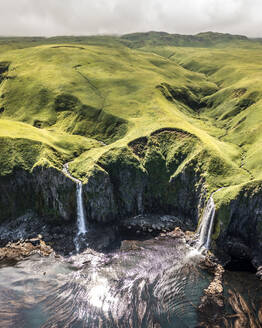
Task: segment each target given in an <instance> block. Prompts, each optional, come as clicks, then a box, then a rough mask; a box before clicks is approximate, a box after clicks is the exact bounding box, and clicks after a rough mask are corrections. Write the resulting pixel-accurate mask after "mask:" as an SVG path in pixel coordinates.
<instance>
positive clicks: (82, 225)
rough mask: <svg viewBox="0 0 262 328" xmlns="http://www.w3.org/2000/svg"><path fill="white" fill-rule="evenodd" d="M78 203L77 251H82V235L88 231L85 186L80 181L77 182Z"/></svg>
mask: <svg viewBox="0 0 262 328" xmlns="http://www.w3.org/2000/svg"><path fill="white" fill-rule="evenodd" d="M76 203H77V236H76V237H75V239H74V241H75V247H76V251H77V252H79V251H80V241H81V236H83V235H84V234H85V233H87V228H86V218H85V211H84V205H83V188H82V182H81V181H78V182H77V184H76Z"/></svg>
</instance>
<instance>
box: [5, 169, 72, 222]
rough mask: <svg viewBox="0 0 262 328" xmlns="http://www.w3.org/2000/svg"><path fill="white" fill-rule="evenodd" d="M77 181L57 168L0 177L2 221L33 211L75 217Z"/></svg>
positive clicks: (68, 217) (67, 217) (65, 217)
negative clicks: (75, 182)
mask: <svg viewBox="0 0 262 328" xmlns="http://www.w3.org/2000/svg"><path fill="white" fill-rule="evenodd" d="M75 203H76V202H75V184H74V182H73V181H71V180H70V179H68V178H67V177H66V176H65V175H64V174H62V173H61V172H60V171H58V170H56V169H54V168H36V169H34V170H33V172H32V173H29V172H28V171H24V170H16V171H14V172H13V173H12V174H10V175H6V176H2V177H0V222H1V221H4V220H11V219H14V218H17V217H18V216H20V215H23V214H25V213H26V212H27V211H28V210H33V211H35V212H36V213H37V214H39V215H43V216H46V215H48V216H50V217H54V218H56V219H64V220H70V219H73V218H74V217H75V211H76V204H75Z"/></svg>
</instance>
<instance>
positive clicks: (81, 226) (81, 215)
mask: <svg viewBox="0 0 262 328" xmlns="http://www.w3.org/2000/svg"><path fill="white" fill-rule="evenodd" d="M63 172H64V174H65V175H67V176H69V177H70V178H71V179H72V180H73V181H74V182H75V183H76V204H77V235H76V237H75V238H74V243H75V248H76V251H77V252H79V251H80V246H81V241H83V237H84V235H85V233H87V226H86V217H85V211H84V204H83V186H82V182H81V181H80V180H78V179H76V178H74V177H72V176H71V174H70V173H69V170H68V163H66V164H65V165H64V168H63Z"/></svg>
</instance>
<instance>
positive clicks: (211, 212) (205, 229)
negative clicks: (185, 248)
mask: <svg viewBox="0 0 262 328" xmlns="http://www.w3.org/2000/svg"><path fill="white" fill-rule="evenodd" d="M215 213H216V208H215V203H214V200H213V197H212V195H211V196H210V198H209V200H208V202H207V205H206V208H205V210H204V214H203V217H202V220H201V223H200V225H199V227H198V229H197V236H198V239H197V243H196V246H197V249H198V250H199V251H200V250H203V249H205V250H208V249H209V247H210V243H211V236H212V232H213V226H214V218H215Z"/></svg>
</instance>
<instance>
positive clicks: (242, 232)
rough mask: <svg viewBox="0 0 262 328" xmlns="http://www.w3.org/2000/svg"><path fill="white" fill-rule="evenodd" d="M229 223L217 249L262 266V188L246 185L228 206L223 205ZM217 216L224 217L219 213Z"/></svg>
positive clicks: (232, 257)
mask: <svg viewBox="0 0 262 328" xmlns="http://www.w3.org/2000/svg"><path fill="white" fill-rule="evenodd" d="M220 211H222V212H223V216H224V219H226V222H227V223H228V224H227V225H224V228H223V225H222V231H221V233H220V236H219V238H218V240H217V248H218V249H221V250H223V251H224V252H225V254H227V255H229V256H230V257H231V259H233V260H241V261H249V262H252V264H253V265H254V266H255V267H256V268H258V267H259V266H261V265H262V254H261V250H262V190H261V188H259V187H258V186H256V187H255V186H252V183H251V185H250V186H247V188H244V189H243V190H242V191H241V192H240V193H239V195H238V196H237V197H236V198H235V199H233V200H232V201H231V202H230V203H229V204H228V205H227V206H223V207H222V208H221V209H220ZM218 216H221V215H220V213H219V212H218Z"/></svg>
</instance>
